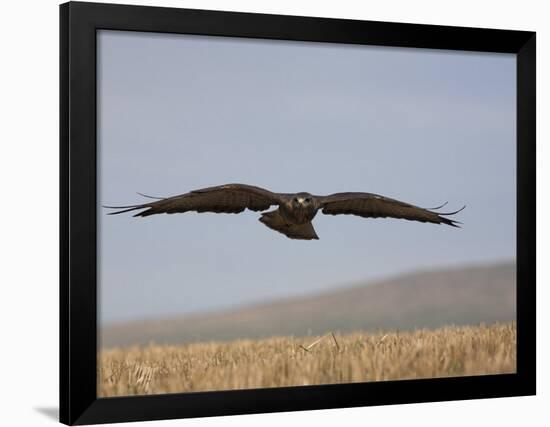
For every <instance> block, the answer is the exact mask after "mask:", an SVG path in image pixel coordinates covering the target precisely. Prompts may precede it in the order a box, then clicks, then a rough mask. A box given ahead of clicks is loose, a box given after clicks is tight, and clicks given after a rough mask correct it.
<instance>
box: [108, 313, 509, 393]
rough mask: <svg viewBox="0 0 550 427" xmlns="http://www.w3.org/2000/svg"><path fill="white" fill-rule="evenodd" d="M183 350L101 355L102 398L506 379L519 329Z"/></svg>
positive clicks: (310, 339)
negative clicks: (502, 375) (480, 377)
mask: <svg viewBox="0 0 550 427" xmlns="http://www.w3.org/2000/svg"><path fill="white" fill-rule="evenodd" d="M318 338H319V337H307V338H294V337H274V338H269V339H263V340H238V341H232V342H206V343H194V344H187V345H180V346H156V345H150V346H146V347H130V348H116V349H109V350H105V351H103V352H102V353H101V354H100V355H99V363H98V365H99V368H98V394H99V396H100V397H107V396H127V395H136V394H157V393H174V392H190V391H205V390H228V389H244V388H263V387H280V386H297V385H310V384H329V383H347V382H358V381H359V382H363V381H383V380H392V379H409V378H433V377H447V376H462V375H481V374H499V373H510V372H515V370H516V325H515V323H509V324H496V325H491V326H483V325H481V326H471V327H446V328H441V329H437V330H433V331H430V330H418V331H414V332H398V333H395V332H393V333H387V334H384V333H378V334H366V333H352V334H346V335H336V336H335V339H336V341H337V343H338V346H337V345H336V342H335V340H334V339H333V337H332V336H331V335H330V334H329V335H327V336H326V338H324V339H322V340H321V341H319V342H318V343H317V344H315V345H314V346H312V347H310V348H309V350H307V348H308V345H311V344H312V343H314V342H315V341H316V339H318Z"/></svg>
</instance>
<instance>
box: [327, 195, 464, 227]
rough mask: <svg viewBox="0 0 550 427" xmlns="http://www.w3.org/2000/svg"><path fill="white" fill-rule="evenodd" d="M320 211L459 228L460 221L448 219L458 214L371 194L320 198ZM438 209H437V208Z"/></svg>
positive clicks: (328, 213)
mask: <svg viewBox="0 0 550 427" xmlns="http://www.w3.org/2000/svg"><path fill="white" fill-rule="evenodd" d="M318 202H319V205H320V209H321V210H322V212H323V213H324V214H327V215H358V216H361V217H363V218H386V217H389V218H402V219H408V220H411V221H420V222H431V223H434V224H447V225H451V226H453V227H458V225H456V224H460V223H459V222H458V221H453V220H451V219H449V218H446V216H448V215H454V214H456V213H458V212H460V211H461V210H462V209H464V208H465V207H466V206H464V207H463V208H462V209H459V210H458V211H456V212H447V213H439V212H434V211H433V210H430V209H424V208H420V207H418V206H414V205H411V204H409V203H405V202H401V201H399V200H395V199H390V198H388V197H384V196H379V195H378V194H371V193H336V194H331V195H330V196H325V197H322V196H321V197H318ZM436 209H437V208H436Z"/></svg>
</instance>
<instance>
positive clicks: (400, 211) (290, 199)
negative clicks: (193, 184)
mask: <svg viewBox="0 0 550 427" xmlns="http://www.w3.org/2000/svg"><path fill="white" fill-rule="evenodd" d="M142 196H145V195H144V194H142ZM145 197H149V198H152V199H156V200H155V201H152V202H149V203H143V204H139V205H132V206H104V207H106V208H110V209H122V210H119V211H116V212H111V213H110V214H109V215H113V214H121V213H124V212H130V211H136V210H139V211H141V212H138V213H136V214H135V215H134V216H136V217H146V216H150V215H156V214H163V213H166V214H174V213H182V212H189V211H195V212H215V213H234V214H236V213H241V212H243V211H244V210H245V209H250V210H251V211H265V210H267V209H269V208H270V207H271V206H277V209H275V210H272V211H270V212H263V213H262V215H261V217H260V218H259V220H260V221H261V222H262V223H264V224H265V225H266V226H267V227H269V228H271V229H272V230H275V231H278V232H279V233H282V234H284V235H285V236H287V237H289V238H291V239H302V240H312V239H314V240H317V239H319V237H318V236H317V233H316V232H315V229H314V228H313V225H312V223H311V220H312V219H313V218H314V217H315V215H316V214H317V212H318V211H321V212H322V213H324V214H326V215H340V214H342V215H358V216H361V217H363V218H386V217H389V218H401V219H407V220H412V221H420V222H430V223H433V224H447V225H450V226H453V227H458V225H457V224H460V223H459V222H458V221H454V220H451V219H449V218H446V217H447V216H449V215H454V214H456V213H458V212H460V211H461V210H462V209H464V208H465V206H464V207H462V208H461V209H459V210H457V211H455V212H447V213H438V212H434V210H436V209H440V208H441V207H443V206H445V204H444V205H441V206H438V207H436V208H431V209H424V208H420V207H418V206H414V205H411V204H409V203H405V202H401V201H399V200H395V199H390V198H388V197H383V196H379V195H377V194H372V193H336V194H331V195H329V196H315V195H313V194H309V193H305V192H302V193H273V192H271V191H269V190H266V189H263V188H260V187H256V186H253V185H245V184H226V185H220V186H216V187H209V188H202V189H200V190H193V191H190V192H189V193H185V194H181V195H178V196H173V197H166V198H162V197H152V196H145Z"/></svg>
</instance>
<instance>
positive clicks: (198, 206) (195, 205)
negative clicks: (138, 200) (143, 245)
mask: <svg viewBox="0 0 550 427" xmlns="http://www.w3.org/2000/svg"><path fill="white" fill-rule="evenodd" d="M280 202H281V196H280V195H279V194H278V193H272V192H271V191H268V190H265V189H263V188H260V187H255V186H252V185H245V184H225V185H220V186H216V187H208V188H202V189H199V190H193V191H190V192H189V193H185V194H180V195H178V196H173V197H166V198H162V199H160V200H157V201H154V202H149V203H144V204H140V205H131V206H104V207H106V208H111V209H122V210H118V211H116V212H111V213H110V214H109V215H116V214H121V213H124V212H130V211H135V210H141V212H138V213H137V214H135V215H134V216H142V217H145V216H150V215H156V214H162V213H166V214H174V213H183V212H189V211H195V212H215V213H240V212H243V211H244V210H245V209H250V210H252V211H264V210H266V209H269V207H270V206H271V205H277V204H279V203H280Z"/></svg>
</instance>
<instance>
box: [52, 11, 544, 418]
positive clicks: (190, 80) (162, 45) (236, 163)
mask: <svg viewBox="0 0 550 427" xmlns="http://www.w3.org/2000/svg"><path fill="white" fill-rule="evenodd" d="M60 36H61V37H60V70H61V71H60V72H61V75H60V82H61V84H60V88H61V94H60V99H61V102H60V103H61V111H60V139H61V218H60V221H61V237H60V238H61V256H60V263H61V304H60V307H61V313H60V317H61V319H60V320H61V321H60V330H61V340H60V341H61V349H60V354H61V360H60V367H61V369H60V375H61V378H60V388H61V395H60V414H61V421H62V422H63V423H66V424H91V423H105V422H122V421H137V420H153V419H166V418H180V417H201V416H212V415H228V414H245V413H258V412H274V411H295V410H306V409H320V408H337V407H350V406H364V405H385V404H399V403H411V402H428V401H440V400H453V399H474V398H487V397H500V396H519V395H530V394H534V393H535V267H536V266H535V33H532V32H526V31H512V30H495V29H479V28H458V27H444V26H429V25H417V24H401V23H399V24H398V23H386V22H371V21H357V20H342V19H328V18H312V17H296V16H280V15H263V14H250V13H234V12H220V11H204V10H189V9H173V8H159V7H144V6H126V5H112V4H98V3H81V2H69V3H65V4H62V5H61V7H60Z"/></svg>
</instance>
